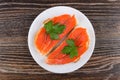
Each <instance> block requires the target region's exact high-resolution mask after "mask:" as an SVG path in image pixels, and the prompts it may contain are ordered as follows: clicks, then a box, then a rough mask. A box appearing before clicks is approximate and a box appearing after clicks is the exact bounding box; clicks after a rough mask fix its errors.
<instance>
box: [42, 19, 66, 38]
mask: <svg viewBox="0 0 120 80" xmlns="http://www.w3.org/2000/svg"><path fill="white" fill-rule="evenodd" d="M44 27H45V29H46V32H47V33H48V34H49V35H50V38H51V39H53V40H55V39H59V36H58V35H59V34H61V33H62V32H63V31H64V29H65V25H61V24H59V23H56V24H53V21H48V22H47V23H45V24H44Z"/></svg>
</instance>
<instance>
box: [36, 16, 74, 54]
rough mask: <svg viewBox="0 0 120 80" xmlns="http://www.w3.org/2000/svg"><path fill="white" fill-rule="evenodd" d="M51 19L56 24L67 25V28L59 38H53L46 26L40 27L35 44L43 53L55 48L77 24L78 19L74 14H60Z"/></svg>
mask: <svg viewBox="0 0 120 80" xmlns="http://www.w3.org/2000/svg"><path fill="white" fill-rule="evenodd" d="M51 21H52V22H53V23H54V24H56V23H59V24H61V25H65V30H64V31H63V32H62V33H61V34H59V39H57V40H52V39H51V38H50V35H49V34H47V32H46V29H45V28H44V27H42V28H41V29H40V31H39V32H38V33H37V34H36V36H35V46H36V47H37V50H39V51H40V52H41V54H42V55H46V54H48V53H49V52H50V51H51V50H52V49H53V47H54V46H55V45H56V44H57V43H58V42H59V41H60V40H61V39H62V38H63V37H64V36H66V35H67V34H68V33H69V32H70V31H71V30H72V29H73V28H74V27H75V26H76V19H75V16H74V15H73V16H70V15H68V14H64V15H60V16H57V17H54V18H52V19H51Z"/></svg>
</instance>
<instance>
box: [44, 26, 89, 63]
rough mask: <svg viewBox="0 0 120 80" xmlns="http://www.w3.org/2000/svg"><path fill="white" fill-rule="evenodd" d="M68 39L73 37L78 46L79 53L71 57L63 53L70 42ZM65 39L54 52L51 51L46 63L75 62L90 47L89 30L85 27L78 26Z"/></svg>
mask: <svg viewBox="0 0 120 80" xmlns="http://www.w3.org/2000/svg"><path fill="white" fill-rule="evenodd" d="M67 39H73V40H74V42H75V45H76V46H77V51H78V55H77V56H75V57H73V58H70V56H69V55H68V54H63V52H62V50H63V48H64V47H65V46H67V45H68V44H67V43H66V40H67ZM67 39H65V40H64V41H63V42H62V44H61V45H60V46H58V47H57V48H56V49H55V50H54V51H53V52H51V53H50V54H49V55H48V57H47V59H46V63H48V64H66V63H70V62H75V61H77V60H79V58H80V56H81V55H82V54H84V52H85V51H86V50H87V48H88V43H89V38H88V35H87V31H86V29H84V28H76V29H74V30H73V31H72V32H71V33H70V34H69V36H68V37H67Z"/></svg>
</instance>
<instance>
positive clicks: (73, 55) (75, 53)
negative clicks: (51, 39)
mask: <svg viewBox="0 0 120 80" xmlns="http://www.w3.org/2000/svg"><path fill="white" fill-rule="evenodd" d="M75 56H78V51H77V48H76V49H73V50H72V51H71V52H70V58H74V57H75Z"/></svg>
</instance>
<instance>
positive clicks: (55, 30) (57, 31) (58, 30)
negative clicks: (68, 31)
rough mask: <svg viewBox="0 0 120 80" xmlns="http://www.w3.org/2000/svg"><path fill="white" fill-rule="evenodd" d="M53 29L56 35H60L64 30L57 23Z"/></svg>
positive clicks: (63, 27)
mask: <svg viewBox="0 0 120 80" xmlns="http://www.w3.org/2000/svg"><path fill="white" fill-rule="evenodd" d="M53 29H54V32H55V33H57V34H61V33H62V32H63V31H64V29H65V26H64V25H60V24H59V23H57V24H55V25H54V26H53Z"/></svg>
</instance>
